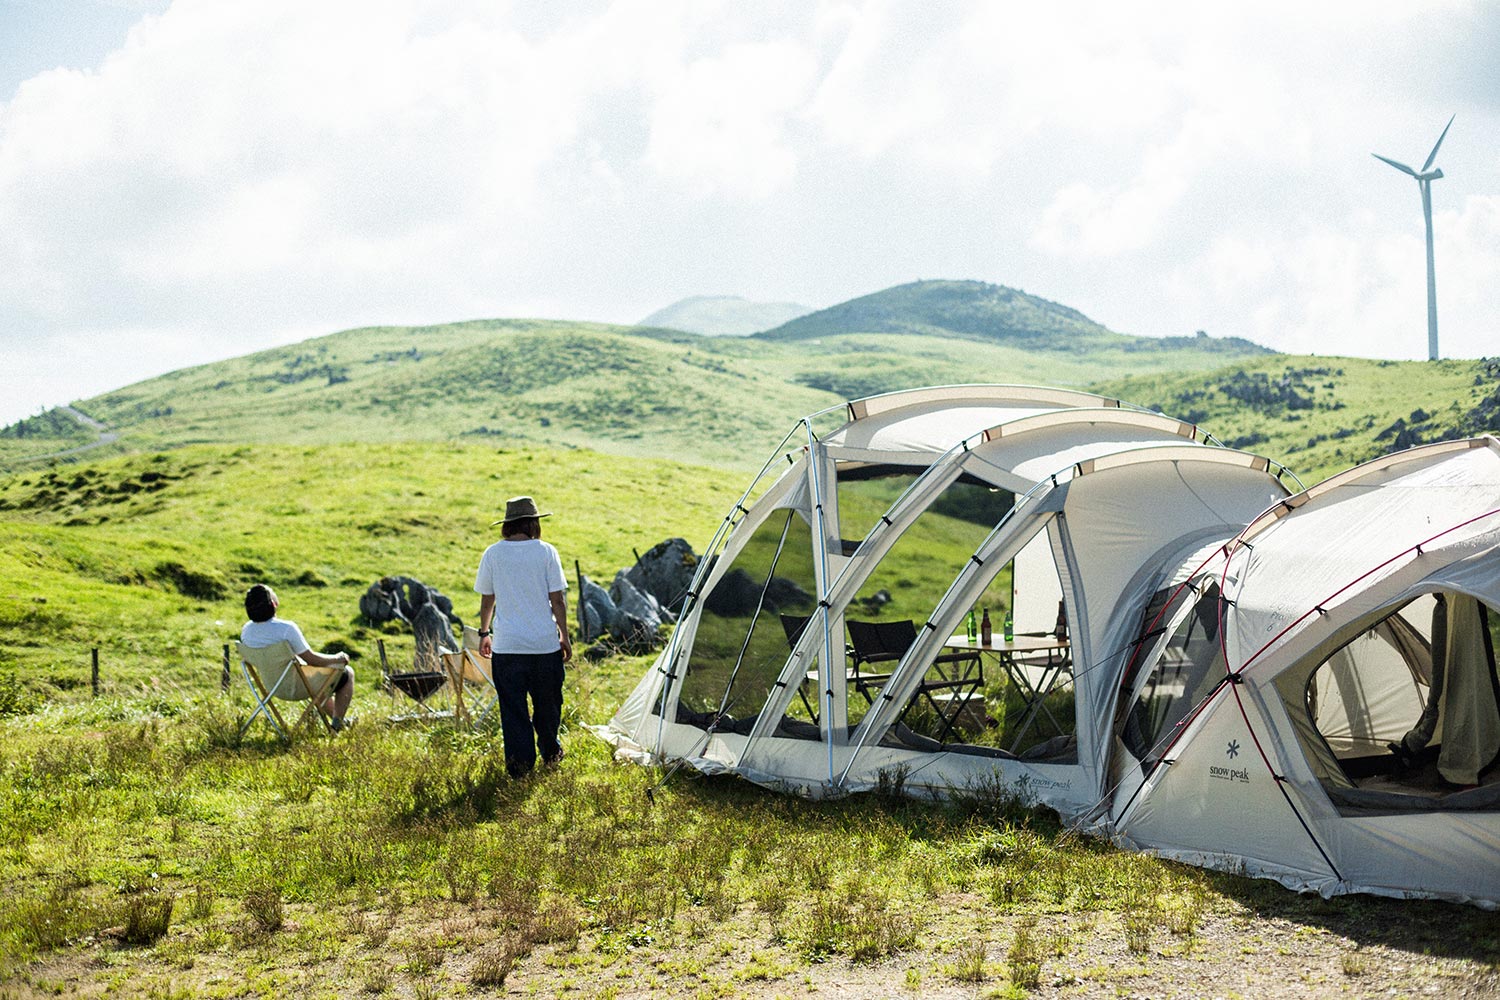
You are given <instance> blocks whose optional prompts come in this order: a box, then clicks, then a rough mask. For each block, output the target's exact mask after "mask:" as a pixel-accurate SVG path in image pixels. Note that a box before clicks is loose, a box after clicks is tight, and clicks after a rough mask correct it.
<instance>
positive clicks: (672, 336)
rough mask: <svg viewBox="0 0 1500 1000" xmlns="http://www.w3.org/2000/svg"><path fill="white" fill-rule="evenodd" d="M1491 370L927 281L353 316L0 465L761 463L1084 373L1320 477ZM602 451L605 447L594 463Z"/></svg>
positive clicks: (120, 399) (45, 434)
mask: <svg viewBox="0 0 1500 1000" xmlns="http://www.w3.org/2000/svg"><path fill="white" fill-rule="evenodd" d="M1497 381H1500V379H1497V375H1496V368H1495V365H1494V364H1493V363H1490V362H1483V361H1442V362H1436V363H1428V362H1390V361H1384V362H1382V361H1370V360H1361V359H1340V358H1310V357H1296V356H1287V355H1276V354H1270V353H1267V352H1266V351H1265V350H1264V349H1263V348H1260V347H1258V346H1256V345H1254V344H1251V343H1249V342H1248V341H1244V340H1239V339H1235V338H1229V339H1217V338H1212V337H1207V336H1198V337H1177V338H1149V337H1131V336H1126V335H1124V334H1118V333H1114V332H1112V331H1109V330H1107V329H1105V328H1104V327H1102V326H1100V325H1099V324H1097V323H1094V322H1093V321H1091V320H1089V319H1088V318H1087V317H1085V316H1083V315H1082V314H1081V313H1078V312H1077V311H1076V310H1073V309H1069V308H1067V307H1065V306H1061V305H1058V304H1056V303H1052V302H1048V301H1046V300H1044V299H1040V298H1037V297H1035V296H1030V295H1026V294H1025V293H1023V292H1018V291H1015V290H1012V289H1008V288H1004V287H1001V286H998V285H988V284H984V283H982V282H973V281H970V282H945V281H925V282H916V283H913V284H909V285H902V286H898V287H896V288H892V289H888V290H886V291H884V292H879V293H876V294H874V295H868V296H864V297H862V298H859V299H854V300H852V301H850V302H846V303H843V304H842V305H839V306H835V307H833V308H831V309H825V310H821V311H820V312H816V313H812V314H810V315H807V316H804V317H801V318H799V319H796V320H793V321H792V322H790V323H787V324H784V325H783V326H781V327H778V328H776V329H774V330H771V331H767V332H766V333H763V334H758V335H756V336H753V337H707V336H701V335H698V334H692V333H684V332H680V331H675V330H665V329H659V328H648V327H621V326H610V325H606V324H597V323H576V322H558V321H548V320H528V319H508V320H507V319H497V320H479V321H472V322H465V323H449V324H443V325H438V326H426V327H374V328H365V329H357V330H346V331H342V332H339V333H334V334H329V335H327V336H323V337H318V338H315V339H312V340H308V341H304V342H302V343H300V344H296V345H293V346H290V347H282V348H276V349H273V350H267V351H260V352H257V353H254V354H249V355H246V356H244V357H239V358H233V359H230V360H227V361H221V362H215V363H213V364H208V365H201V366H198V367H195V368H186V369H182V370H180V371H177V372H173V373H171V374H169V375H165V376H162V377H160V378H155V379H149V380H147V381H144V382H139V383H136V384H134V385H131V386H126V387H124V388H121V389H118V390H116V391H114V392H110V393H106V394H104V395H101V396H97V397H94V398H92V399H88V400H82V401H80V402H79V403H78V409H79V411H81V413H83V414H87V415H88V416H89V417H90V418H93V419H94V420H97V421H100V422H102V423H103V424H104V425H106V427H107V428H108V433H109V434H110V435H118V440H112V439H110V438H108V437H101V436H100V435H99V432H97V431H96V430H93V429H90V428H87V427H84V426H81V425H80V423H79V422H78V420H77V419H75V418H74V417H72V416H69V415H68V414H67V413H66V412H65V411H62V410H53V411H49V412H48V413H44V414H41V415H39V416H36V417H32V418H30V419H28V420H24V421H21V422H19V423H17V424H12V425H11V426H9V427H6V428H3V429H0V470H5V469H9V470H22V469H27V468H35V467H37V466H38V465H40V464H42V463H45V462H56V461H75V460H79V459H81V458H94V457H98V456H100V455H102V454H111V453H114V454H123V453H131V452H138V451H142V450H158V449H163V448H175V447H181V446H184V445H191V444H209V443H218V444H238V443H266V444H272V443H291V444H332V443H346V442H363V443H367V444H386V443H391V442H430V443H455V442H470V443H476V444H479V443H482V444H486V445H490V446H494V447H506V448H527V449H547V448H554V447H564V448H583V449H587V450H589V451H591V452H595V453H600V454H610V455H623V456H632V457H649V456H662V457H667V458H671V459H674V460H680V461H687V462H693V463H698V464H703V465H711V466H718V467H727V468H739V469H744V468H747V467H752V466H756V465H758V464H759V463H760V462H761V461H763V460H764V458H765V457H766V456H767V454H768V453H769V450H770V449H771V448H772V447H774V446H775V444H776V442H778V441H780V440H781V438H782V435H783V434H784V433H786V431H787V430H789V429H790V426H791V424H792V421H793V420H795V419H796V418H797V417H800V416H802V415H806V414H811V413H814V412H817V411H819V410H821V409H824V408H827V407H836V406H838V404H840V403H841V402H842V401H843V400H846V399H851V398H857V397H861V396H868V395H873V394H876V393H881V392H888V391H892V390H896V389H904V388H909V387H912V386H919V385H941V384H954V383H965V382H1022V383H1034V384H1042V385H1059V386H1068V387H1076V388H1087V389H1092V390H1095V391H1099V392H1103V393H1106V394H1109V395H1114V396H1118V397H1120V398H1122V399H1125V400H1128V401H1131V402H1135V403H1140V404H1144V405H1149V406H1153V407H1157V408H1160V409H1161V410H1162V411H1163V412H1166V413H1168V414H1170V415H1172V416H1176V417H1181V418H1183V419H1187V420H1192V421H1195V422H1197V423H1199V424H1201V425H1202V426H1204V427H1206V428H1207V429H1209V430H1210V431H1212V432H1214V433H1215V434H1216V435H1218V437H1220V438H1221V439H1223V440H1224V441H1226V442H1229V443H1232V444H1237V445H1238V446H1240V447H1244V448H1247V449H1250V450H1253V451H1257V452H1259V453H1261V454H1264V455H1267V456H1269V457H1271V458H1275V459H1277V460H1280V461H1285V462H1286V463H1287V464H1289V465H1290V466H1292V467H1293V468H1294V469H1295V470H1296V471H1297V472H1299V474H1301V475H1302V476H1303V477H1304V479H1307V480H1309V481H1311V480H1315V479H1318V478H1322V477H1323V476H1325V475H1328V474H1329V473H1331V472H1334V471H1337V470H1339V469H1341V468H1344V467H1347V466H1348V465H1350V464H1353V463H1355V462H1358V461H1362V460H1364V459H1366V458H1370V457H1373V456H1374V455H1378V454H1381V453H1383V452H1385V451H1390V450H1393V449H1395V448H1397V447H1406V446H1407V445H1409V444H1412V443H1416V442H1419V441H1430V440H1438V439H1441V438H1445V437H1457V436H1463V435H1466V434H1473V433H1480V432H1483V431H1485V430H1491V431H1493V430H1496V429H1500V417H1497V415H1496V410H1497V409H1500V404H1497V403H1496V402H1495V394H1496V391H1497V390H1496V384H1497ZM591 461H598V459H591Z"/></svg>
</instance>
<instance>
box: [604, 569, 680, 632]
mask: <svg viewBox="0 0 1500 1000" xmlns="http://www.w3.org/2000/svg"><path fill="white" fill-rule="evenodd" d="M609 596H610V597H611V598H613V599H614V602H615V607H617V608H619V609H620V611H621V612H622V613H623V614H624V615H625V616H626V617H627V618H629V619H630V620H631V625H630V627H631V631H633V632H634V631H641V630H643V631H646V632H650V633H653V634H654V633H655V632H656V631H657V630H658V629H660V628H661V627H662V624H663V623H665V622H669V621H671V620H672V615H671V612H669V611H667V610H666V609H665V608H663V607H662V606H661V604H660V603H659V602H658V601H657V600H656V598H655V597H652V596H651V595H650V594H649V593H647V592H646V591H643V590H641V589H639V588H638V587H636V586H635V584H633V583H631V582H630V577H629V574H628V572H627V571H626V570H621V571H620V572H618V573H616V574H615V582H614V583H612V584H610V587H609Z"/></svg>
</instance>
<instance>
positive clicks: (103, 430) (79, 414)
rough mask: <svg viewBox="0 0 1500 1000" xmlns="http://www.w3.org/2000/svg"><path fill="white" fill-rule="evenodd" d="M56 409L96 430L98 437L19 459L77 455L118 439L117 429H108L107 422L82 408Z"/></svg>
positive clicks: (28, 459) (67, 407)
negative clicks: (101, 420)
mask: <svg viewBox="0 0 1500 1000" xmlns="http://www.w3.org/2000/svg"><path fill="white" fill-rule="evenodd" d="M58 410H60V411H61V412H63V413H66V414H67V415H68V416H69V417H72V418H73V419H74V420H75V421H77V422H78V423H79V424H82V425H83V426H84V427H87V428H88V429H89V430H91V431H94V432H96V433H97V434H98V435H99V437H98V438H97V439H95V440H93V441H90V442H89V443H88V444H81V445H79V446H78V447H76V448H67V449H65V450H63V451H49V452H47V454H45V455H30V456H28V457H26V458H23V459H21V461H23V462H36V461H39V460H41V459H45V458H65V457H67V456H68V455H77V454H78V453H79V452H84V451H93V450H94V449H95V448H103V447H104V446H105V445H108V444H114V443H115V442H116V441H118V440H120V435H119V433H118V432H117V431H112V430H110V429H109V425H108V424H103V423H100V422H99V421H97V420H95V419H94V418H93V417H91V416H89V415H88V414H87V413H84V412H83V411H82V410H79V409H75V408H73V407H71V406H59V407H58Z"/></svg>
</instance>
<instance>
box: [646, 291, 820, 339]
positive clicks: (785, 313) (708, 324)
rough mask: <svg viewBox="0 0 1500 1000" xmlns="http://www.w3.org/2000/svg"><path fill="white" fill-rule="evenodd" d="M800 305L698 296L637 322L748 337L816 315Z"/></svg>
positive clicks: (681, 301)
mask: <svg viewBox="0 0 1500 1000" xmlns="http://www.w3.org/2000/svg"><path fill="white" fill-rule="evenodd" d="M812 311H813V310H812V307H811V306H804V305H799V304H797V303H796V302H752V301H750V300H749V299H745V298H741V297H740V296H738V295H694V296H691V297H689V298H685V299H682V300H680V301H678V302H674V303H672V304H671V305H669V306H667V307H666V308H665V309H658V310H657V311H656V312H654V313H652V314H651V315H650V316H647V317H646V318H645V319H643V320H641V321H640V322H639V323H637V324H636V325H637V326H656V327H663V328H665V329H668V330H684V331H686V332H688V333H701V334H703V335H704V336H708V337H744V336H748V335H749V334H752V333H756V332H758V331H760V330H769V329H771V328H772V327H774V326H780V325H781V324H783V323H786V322H788V321H789V320H794V319H796V318H797V317H798V316H805V315H807V314H808V313H810V312H812Z"/></svg>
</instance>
